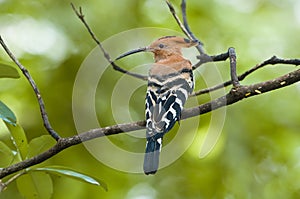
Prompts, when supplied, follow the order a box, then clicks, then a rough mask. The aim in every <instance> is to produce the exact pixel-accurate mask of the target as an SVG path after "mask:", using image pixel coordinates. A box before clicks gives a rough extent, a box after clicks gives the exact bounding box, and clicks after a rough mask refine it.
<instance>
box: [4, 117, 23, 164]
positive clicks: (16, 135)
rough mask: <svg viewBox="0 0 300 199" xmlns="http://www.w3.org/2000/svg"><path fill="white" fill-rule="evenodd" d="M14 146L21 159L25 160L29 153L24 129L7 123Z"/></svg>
mask: <svg viewBox="0 0 300 199" xmlns="http://www.w3.org/2000/svg"><path fill="white" fill-rule="evenodd" d="M5 124H6V126H7V128H8V130H9V132H10V135H11V140H12V141H13V144H14V145H15V147H16V149H17V151H18V153H19V155H20V157H21V159H22V160H24V159H25V158H26V156H27V153H28V142H27V138H26V135H25V132H24V130H23V128H22V127H21V126H20V125H18V124H17V125H16V126H13V125H11V124H10V123H7V122H5Z"/></svg>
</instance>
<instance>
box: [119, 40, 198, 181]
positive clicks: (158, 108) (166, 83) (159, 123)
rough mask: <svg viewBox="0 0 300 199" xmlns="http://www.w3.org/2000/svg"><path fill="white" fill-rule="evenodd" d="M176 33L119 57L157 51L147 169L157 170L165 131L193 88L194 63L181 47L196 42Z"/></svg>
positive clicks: (150, 85) (151, 74)
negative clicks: (185, 56)
mask: <svg viewBox="0 0 300 199" xmlns="http://www.w3.org/2000/svg"><path fill="white" fill-rule="evenodd" d="M197 44H198V42H197V41H191V40H189V39H185V38H182V37H177V36H166V37H162V38H159V39H158V40H156V41H154V42H153V43H152V44H151V45H150V46H148V47H145V48H141V49H137V50H133V51H131V52H128V53H126V54H123V55H121V56H120V57H118V59H120V58H122V57H125V56H127V55H129V54H133V53H136V52H141V51H148V52H152V53H154V59H155V63H154V64H153V65H152V67H151V69H150V71H149V76H148V88H147V94H146V111H145V115H146V129H147V130H146V138H147V143H146V151H145V158H144V173H145V174H147V175H148V174H155V173H156V171H157V169H158V165H159V154H160V151H161V148H162V140H163V136H164V135H165V133H167V132H168V131H170V130H171V129H172V127H173V126H174V125H175V123H176V121H179V120H180V115H181V111H182V109H183V106H184V104H185V102H186V100H187V98H188V96H189V94H191V93H192V91H193V88H194V82H193V72H192V64H191V62H190V61H189V60H187V59H185V58H184V57H183V56H182V52H181V48H188V47H192V46H196V45H197Z"/></svg>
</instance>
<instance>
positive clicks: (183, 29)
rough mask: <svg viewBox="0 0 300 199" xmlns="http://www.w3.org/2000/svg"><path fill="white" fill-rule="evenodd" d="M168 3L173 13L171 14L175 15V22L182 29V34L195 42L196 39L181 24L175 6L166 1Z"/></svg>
mask: <svg viewBox="0 0 300 199" xmlns="http://www.w3.org/2000/svg"><path fill="white" fill-rule="evenodd" d="M166 3H167V5H168V7H169V10H170V12H171V14H172V15H173V17H174V19H175V21H176V22H177V24H178V26H179V27H180V29H181V30H182V32H183V33H184V34H185V35H186V36H187V37H188V38H189V39H190V40H194V38H193V37H192V36H191V35H190V33H189V32H188V31H187V30H186V29H185V27H184V25H183V24H182V23H181V21H180V19H179V17H178V16H177V14H176V11H175V9H174V6H173V5H172V4H171V2H170V1H168V0H166Z"/></svg>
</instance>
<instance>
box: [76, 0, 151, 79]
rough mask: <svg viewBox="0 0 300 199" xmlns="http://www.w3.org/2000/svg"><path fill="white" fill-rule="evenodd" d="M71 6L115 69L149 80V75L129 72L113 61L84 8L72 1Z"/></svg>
mask: <svg viewBox="0 0 300 199" xmlns="http://www.w3.org/2000/svg"><path fill="white" fill-rule="evenodd" d="M71 6H72V8H73V10H74V12H75V14H76V15H77V17H78V18H79V19H80V20H81V22H82V23H83V24H84V26H85V27H86V29H87V31H88V32H89V34H90V35H91V37H92V39H93V40H94V41H95V42H96V44H97V45H98V47H99V48H100V50H101V51H102V53H103V55H104V57H105V59H106V60H107V61H108V62H109V63H110V64H111V65H112V66H113V69H115V70H116V71H119V72H121V73H125V74H127V75H130V76H132V77H136V78H138V79H141V80H147V79H148V77H147V76H145V75H140V74H138V73H132V72H129V71H127V70H125V69H123V68H121V67H119V66H118V65H117V64H115V62H114V61H112V59H111V58H110V55H109V54H108V52H106V50H105V49H104V47H103V46H102V44H101V42H100V41H99V40H98V39H97V37H96V35H95V34H94V32H93V31H92V29H91V28H90V26H89V25H88V23H87V22H86V21H85V19H84V14H83V12H82V8H81V7H79V9H78V10H77V9H76V8H75V6H74V4H73V3H71Z"/></svg>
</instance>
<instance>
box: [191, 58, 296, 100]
mask: <svg viewBox="0 0 300 199" xmlns="http://www.w3.org/2000/svg"><path fill="white" fill-rule="evenodd" d="M221 55H222V54H221ZM223 55H225V53H224V54H223ZM220 57H222V56H220ZM224 57H225V56H224ZM275 64H288V65H295V66H298V65H300V59H281V58H278V57H276V56H272V57H271V58H269V59H267V60H265V61H263V62H262V63H260V64H257V65H255V66H254V67H252V68H251V69H249V70H247V71H246V72H244V73H243V74H241V75H239V76H238V80H239V81H242V80H244V79H245V78H246V77H247V76H248V75H250V74H251V73H253V72H255V71H256V70H258V69H260V68H262V67H264V66H267V65H275ZM229 85H232V83H231V80H229V81H226V82H224V83H221V84H218V85H216V86H213V87H210V88H205V89H202V90H199V91H195V92H194V93H193V94H192V95H191V96H196V95H202V94H205V93H209V92H212V91H215V90H218V89H221V88H224V87H227V86H229Z"/></svg>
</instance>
